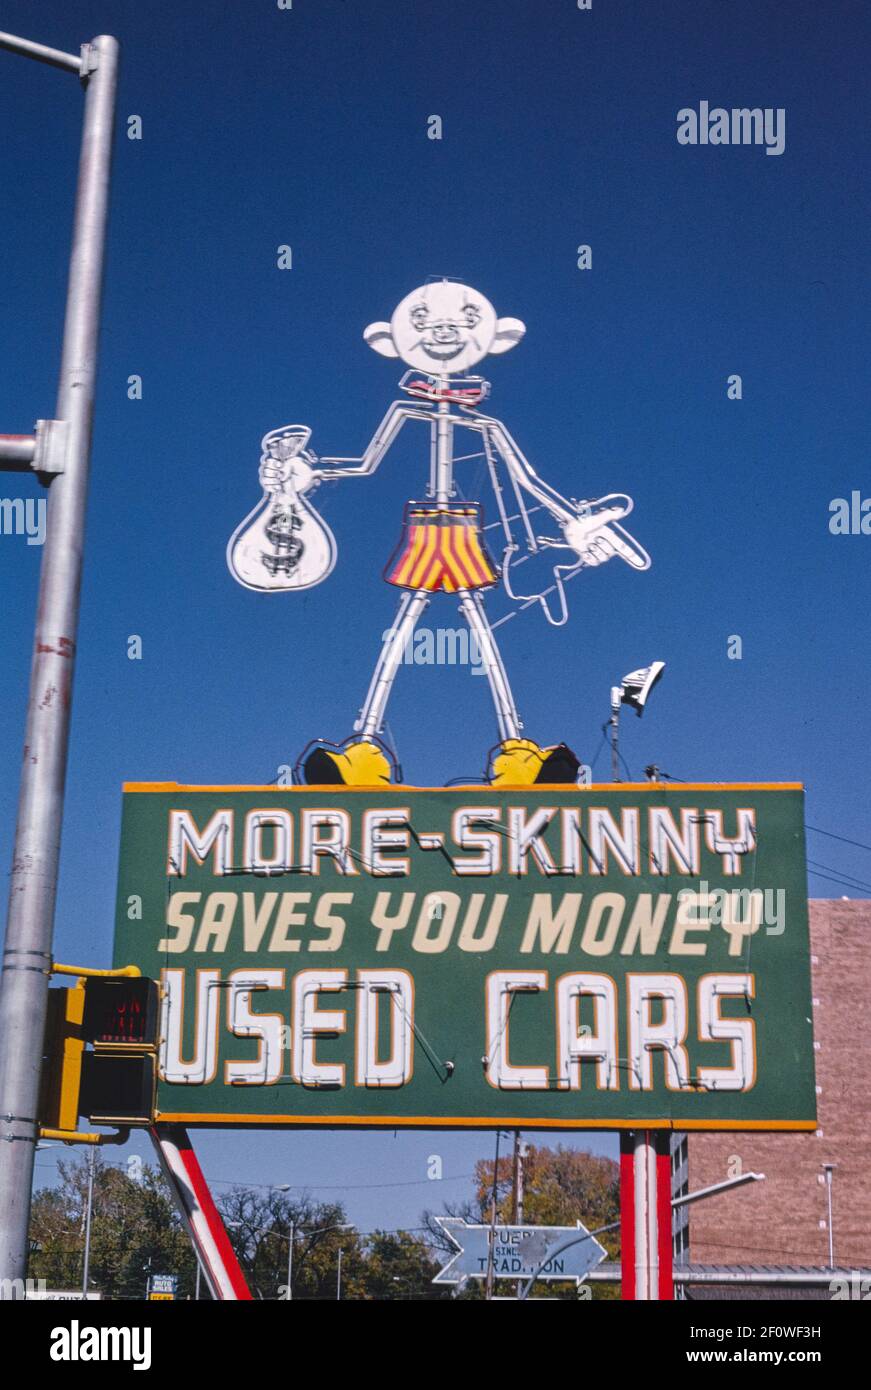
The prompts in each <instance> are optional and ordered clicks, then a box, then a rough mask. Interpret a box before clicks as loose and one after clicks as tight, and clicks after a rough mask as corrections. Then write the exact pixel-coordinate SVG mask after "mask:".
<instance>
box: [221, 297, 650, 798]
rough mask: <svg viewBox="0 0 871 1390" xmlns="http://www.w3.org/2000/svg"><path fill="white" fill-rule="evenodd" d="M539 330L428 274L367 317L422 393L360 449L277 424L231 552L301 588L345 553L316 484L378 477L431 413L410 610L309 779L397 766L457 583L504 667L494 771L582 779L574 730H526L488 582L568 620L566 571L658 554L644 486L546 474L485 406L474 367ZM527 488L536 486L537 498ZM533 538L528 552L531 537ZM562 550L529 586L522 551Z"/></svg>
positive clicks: (495, 675)
mask: <svg viewBox="0 0 871 1390" xmlns="http://www.w3.org/2000/svg"><path fill="white" fill-rule="evenodd" d="M525 332H526V329H525V326H524V325H523V324H522V323H521V322H520V320H519V319H512V318H497V317H496V312H495V310H494V308H493V306H492V304H490V303H489V302H488V301H487V300H486V299H485V298H484V296H483V295H482V294H479V293H478V292H477V291H476V290H473V289H471V288H470V286H468V285H464V284H458V283H457V282H455V281H449V280H438V281H433V282H432V283H430V284H426V285H422V286H421V287H420V288H419V289H416V290H414V291H413V292H412V293H411V294H409V295H406V297H405V298H404V299H403V300H402V301H401V303H400V304H399V305H397V307H396V309H395V310H394V312H393V317H392V318H391V320H390V322H389V323H372V324H370V325H369V327H368V328H367V329H366V330H365V331H364V333H363V337H364V339H365V341H366V342H367V343H368V344H369V346H370V347H371V348H372V349H373V350H374V351H375V352H377V353H379V354H380V355H381V356H382V357H398V358H400V359H401V360H402V361H403V362H404V363H405V364H406V366H408V367H409V368H411V370H410V371H407V372H406V373H405V375H404V376H403V378H402V380H401V381H400V383H399V384H400V387H401V389H402V390H403V391H404V392H405V394H406V396H407V397H409V398H410V399H409V400H399V401H394V402H393V404H392V405H391V406H390V407H389V409H388V411H387V414H386V415H385V416H384V419H383V420H382V421H381V424H380V425H379V426H378V428H377V430H376V431H375V434H374V435H373V437H372V440H371V441H370V443H369V445H368V447H367V448H366V450H365V452H364V453H363V454H362V455H361V456H360V457H359V458H320V459H318V457H317V456H316V455H315V454H313V453H312V452H311V451H310V450H309V449H308V448H307V447H306V446H307V445H308V441H309V439H310V437H311V430H310V429H309V428H308V426H306V425H287V426H285V427H284V428H282V429H277V430H272V431H270V433H269V434H267V435H266V436H265V437H264V439H263V446H262V447H263V453H262V456H261V461H260V475H259V476H260V482H261V485H262V487H263V497H262V499H261V501H260V502H259V503H258V505H257V507H256V508H255V509H254V511H253V512H252V513H251V514H250V515H249V516H248V517H246V518H245V520H244V521H243V522H242V524H241V526H239V527H238V529H237V530H236V531H235V532H234V534H233V536H232V537H231V538H230V542H229V545H228V547H227V562H228V564H229V567H230V571H231V573H232V574H233V576H234V578H236V579H237V580H238V581H239V582H240V583H241V584H244V585H245V586H246V587H247V588H251V589H257V590H259V591H262V592H277V591H281V592H287V591H294V590H303V589H310V588H312V587H314V585H316V584H320V583H321V582H322V581H323V580H324V579H326V578H327V576H328V575H329V574H330V572H331V571H332V569H333V566H334V564H335V561H336V543H335V540H334V538H333V535H332V533H331V531H330V529H329V527H328V526H327V525H326V524H325V522H324V521H323V519H322V518H321V517H320V516H319V515H318V513H317V512H316V511H315V510H314V508H313V507H312V506H311V504H310V503H309V501H308V494H309V493H310V492H312V491H313V489H314V488H315V487H317V485H318V484H319V483H321V482H322V481H324V480H327V479H334V478H365V477H369V476H370V475H371V474H373V473H374V472H375V470H376V468H378V466H379V465H380V463H381V461H382V459H383V458H384V457H385V455H386V454H387V452H388V450H389V449H390V447H391V445H392V444H393V442H394V440H395V439H396V436H397V435H398V434H399V431H400V430H401V429H402V427H403V426H404V425H405V423H406V421H409V420H416V421H423V422H424V423H425V424H426V425H427V426H428V427H429V431H430V470H429V481H428V484H427V487H426V490H425V496H424V499H423V500H422V501H414V502H409V503H408V505H407V506H406V509H405V519H404V526H403V532H402V537H401V539H400V542H399V544H398V546H397V548H396V551H395V552H394V554H393V556H392V557H391V559H390V561H389V562H388V565H387V568H386V570H385V575H384V577H385V579H386V581H387V582H388V583H389V584H393V585H395V586H396V587H397V588H399V589H401V590H402V591H403V593H402V598H401V600H400V603H399V610H398V613H397V616H396V622H395V624H394V627H393V628H392V629H391V633H390V636H389V639H388V640H387V641H385V642H384V643H383V644H382V648H381V652H380V654H379V656H378V660H377V663H376V666H375V671H374V674H373V676H372V680H371V682H370V685H369V690H368V693H367V695H366V699H365V702H364V704H363V708H362V709H361V711H360V714H359V717H358V719H357V721H356V723H355V725H354V734H353V735H352V736H351V737H350V738H349V739H346V740H345V742H344V743H342V744H327V743H326V742H324V741H322V740H318V741H317V742H316V744H315V745H310V750H311V751H308V754H307V756H305V757H304V758H303V759H302V760H301V771H302V775H303V777H304V779H305V781H307V782H309V783H316V784H322V783H337V782H344V783H347V784H349V785H377V784H378V783H381V782H388V781H390V778H391V772H392V771H393V770H395V760H391V759H390V758H389V757H388V754H389V751H390V750H388V749H387V748H386V745H385V744H384V743H383V740H382V734H383V729H384V720H385V712H386V708H387V701H388V698H389V696H390V692H391V689H392V687H393V682H394V680H395V678H396V673H397V670H398V667H399V665H400V663H401V661H402V658H403V654H404V653H405V651H406V649H407V647H408V645H409V644H410V642H411V641H412V638H413V635H414V630H415V626H416V624H417V622H418V620H419V619H420V617H421V615H422V614H423V613H424V611H425V610H426V608H427V606H428V605H429V603H430V601H431V599H432V596H433V594H436V593H440V592H441V593H447V594H454V595H456V597H457V598H458V600H459V608H460V612H461V613H462V615H463V617H464V618H465V620H466V622H467V624H468V626H469V630H470V634H471V637H472V640H473V641H474V643H475V646H476V650H477V652H478V653H479V654H480V659H481V661H482V664H483V666H484V668H485V670H486V673H487V677H488V680H489V684H490V692H491V695H492V697H493V704H494V707H495V711H496V722H497V726H498V730H499V738H500V744H499V746H498V748H497V749H495V750H493V751H492V753H491V756H490V758H489V760H488V776H489V779H490V780H491V781H492V782H493V783H494V784H506V785H508V784H529V783H532V782H539V783H546V782H551V783H563V782H569V783H571V782H574V781H575V780H576V777H577V770H578V766H579V764H578V760H577V758H576V757H575V755H574V753H572V751H571V749H569V748H568V747H567V746H566V745H565V744H558V745H556V746H555V747H550V748H541V747H540V746H539V745H538V744H536V743H533V742H532V740H531V739H527V738H524V737H523V736H522V730H523V725H522V723H521V720H520V717H519V715H518V713H517V707H516V705H515V703H514V697H513V696H512V693H511V687H510V685H509V683H508V676H507V674H506V671H505V667H504V665H503V663H502V657H501V655H500V653H499V648H498V646H497V644H496V639H495V636H494V634H493V629H492V628H491V626H490V624H489V622H488V620H487V616H486V613H485V611H484V601H483V595H484V593H485V592H486V591H487V590H488V589H490V588H493V587H495V586H497V585H498V584H500V583H501V584H502V585H503V587H504V588H505V590H506V592H507V593H508V595H509V597H510V598H512V599H517V600H522V601H523V603H524V606H527V605H529V604H532V603H535V602H538V603H539V604H540V605H541V608H542V611H543V613H544V616H545V617H546V618H547V620H548V621H549V622H551V623H553V624H555V625H556V626H560V625H562V624H563V623H564V622H565V621H566V619H567V616H568V609H567V604H566V595H565V583H566V581H567V580H568V579H570V578H571V577H572V576H573V575H575V574H577V573H579V571H580V570H581V569H583V568H586V567H588V566H592V565H600V564H603V563H604V562H605V561H606V560H609V559H611V558H612V557H613V556H619V557H620V559H622V560H624V561H625V562H626V563H627V564H628V565H631V566H632V568H633V569H639V570H643V569H647V568H648V567H649V565H650V557H649V556H648V554H647V552H646V551H645V550H644V549H642V547H641V546H640V545H639V544H638V542H637V541H635V540H634V539H633V537H632V536H630V535H629V533H628V532H627V531H626V530H624V528H623V527H622V526H621V525H620V519H621V518H623V517H625V516H626V515H627V514H628V513H629V512H630V511H631V510H632V500H631V498H629V497H627V496H626V495H625V494H623V493H609V494H608V495H607V496H605V497H600V498H598V499H597V500H595V501H574V500H569V499H567V498H564V497H561V496H560V494H559V493H558V492H556V491H555V490H554V489H553V488H552V487H550V486H549V484H547V483H545V482H544V481H543V480H542V479H541V478H539V477H538V475H537V473H536V472H535V470H534V468H533V467H532V465H531V464H530V463H529V461H528V460H527V459H526V457H525V456H524V454H523V453H522V452H521V450H520V448H519V447H518V445H517V444H516V443H515V441H514V440H513V439H512V437H511V435H510V434H509V433H508V430H507V429H506V428H505V426H504V425H503V424H502V422H501V421H500V420H497V419H494V418H493V417H491V416H488V415H484V414H482V413H481V410H480V405H481V402H482V401H483V400H485V399H486V397H487V396H488V395H489V391H490V385H489V382H487V381H485V380H484V378H483V377H479V376H468V375H465V373H467V372H468V369H469V368H470V367H473V366H475V365H476V364H477V363H478V362H480V361H481V360H482V359H483V358H484V357H486V356H487V355H488V354H499V353H503V352H508V351H509V349H510V348H512V347H514V346H515V345H516V344H517V343H519V341H520V339H521V338H522V337H523V335H524V333H525ZM456 430H469V431H471V432H472V433H473V434H475V435H478V436H480V442H481V445H482V449H481V450H480V451H479V453H478V454H473V455H471V457H482V458H484V459H485V460H486V467H487V472H488V475H489V482H490V485H491V488H492V492H493V496H494V500H495V506H496V511H497V514H498V518H499V520H498V523H496V524H497V526H498V527H499V528H500V529H501V531H502V537H503V546H502V557H501V561H500V562H498V563H496V562H494V560H493V559H492V557H491V556H490V554H489V552H488V550H487V547H486V545H485V541H484V535H483V531H484V526H483V520H482V512H481V506H480V503H478V502H476V501H471V502H467V501H463V500H461V498H460V496H459V494H458V489H457V486H456V483H455V479H454V461H455V460H454V433H455V431H456ZM463 457H464V458H468V457H470V455H463ZM527 497H531V498H533V499H534V503H533V505H529V504H528V503H527ZM542 509H543V510H544V511H546V512H548V513H549V515H550V517H551V518H552V519H553V520H554V521H555V522H556V523H557V527H558V530H559V532H560V534H559V535H558V536H555V537H554V536H546V535H539V534H537V532H536V530H535V529H534V527H533V523H532V521H531V519H530V518H531V514H532V513H533V512H535V511H539V510H542ZM512 522H519V523H520V526H521V535H522V546H521V544H518V542H517V541H516V540H515V538H514V532H513V531H512ZM521 548H525V552H526V553H525V554H519V553H518V552H519V551H520V550H521ZM547 550H553V551H554V552H555V560H556V563H555V564H554V566H553V573H552V580H551V582H550V583H549V584H548V585H547V586H546V587H545V588H543V589H539V590H534V589H533V592H531V593H525V592H521V590H520V588H519V587H518V578H517V574H516V571H517V569H518V567H519V566H520V565H522V564H523V563H524V560H526V559H528V558H530V557H531V556H532V555H534V554H537V553H540V552H542V551H547ZM391 761H392V762H393V768H391Z"/></svg>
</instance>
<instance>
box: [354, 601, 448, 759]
mask: <svg viewBox="0 0 871 1390" xmlns="http://www.w3.org/2000/svg"><path fill="white" fill-rule="evenodd" d="M429 600H430V594H429V593H428V591H427V590H426V589H415V590H413V591H412V590H409V591H408V592H407V593H404V594H403V595H402V600H401V602H400V604H399V611H398V613H397V615H396V622H395V623H394V625H393V627H392V628H391V629H390V636H389V637H387V638H385V640H384V642H383V644H382V646H381V651H380V653H379V655H378V662H377V665H376V667H375V670H374V672H373V674H372V680H371V682H370V685H369V692H368V694H367V696H366V700H365V703H364V705H363V708H362V709H361V711H360V717H359V719H358V720H357V722H356V724H355V725H354V732H355V733H359V734H360V736H361V738H364V739H365V738H370V737H372V736H373V735H377V734H380V733H381V730H382V728H383V727H384V712H385V710H386V708H387V701H388V699H389V697H390V691H391V690H392V689H393V682H394V680H395V679H396V672H397V671H398V669H399V666H400V664H401V662H402V658H403V656H404V655H405V649H406V647H407V645H408V643H409V642H410V641H411V639H412V636H413V635H414V629H415V625H416V623H417V620H418V618H419V617H420V616H421V614H422V613H423V612H424V610H425V609H426V608H427V606H428V604H429Z"/></svg>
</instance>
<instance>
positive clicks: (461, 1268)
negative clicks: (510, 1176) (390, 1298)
mask: <svg viewBox="0 0 871 1390" xmlns="http://www.w3.org/2000/svg"><path fill="white" fill-rule="evenodd" d="M436 1219H437V1221H438V1224H439V1225H440V1226H441V1228H442V1230H443V1231H444V1233H445V1235H446V1236H447V1237H448V1239H449V1240H450V1241H451V1242H452V1244H454V1245H455V1246H456V1247H457V1253H456V1254H455V1255H452V1256H451V1258H450V1260H449V1261H448V1263H447V1264H446V1265H445V1267H444V1269H441V1270H439V1272H438V1274H437V1275H436V1277H435V1279H434V1280H433V1283H434V1284H459V1283H461V1282H462V1281H463V1280H465V1279H486V1277H487V1269H488V1265H489V1263H490V1246H491V1241H492V1247H493V1254H492V1268H493V1276H494V1278H496V1279H531V1278H532V1276H533V1274H536V1271H538V1273H537V1278H539V1279H559V1280H563V1281H572V1280H574V1282H575V1283H580V1281H581V1280H582V1279H584V1278H585V1277H586V1276H587V1275H588V1274H589V1272H590V1270H591V1269H595V1267H596V1265H597V1264H599V1263H600V1262H601V1261H602V1260H604V1258H605V1255H606V1253H607V1252H606V1251H605V1248H604V1246H602V1245H600V1244H599V1242H598V1241H597V1240H596V1237H595V1236H591V1235H590V1233H589V1231H588V1230H587V1228H586V1226H584V1225H583V1224H582V1223H581V1222H580V1221H579V1222H578V1223H577V1225H576V1226H496V1227H494V1228H492V1229H491V1227H490V1226H483V1225H482V1226H472V1225H470V1224H469V1223H468V1222H466V1221H464V1220H463V1219H462V1218H460V1217H458V1216H439V1217H437V1218H436Z"/></svg>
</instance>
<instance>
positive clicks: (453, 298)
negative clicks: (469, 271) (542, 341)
mask: <svg viewBox="0 0 871 1390" xmlns="http://www.w3.org/2000/svg"><path fill="white" fill-rule="evenodd" d="M523 331H524V330H523V325H522V324H521V323H520V322H519V321H518V320H517V319H499V320H497V318H496V311H495V309H494V308H493V305H492V304H491V303H490V302H489V300H487V299H485V298H484V296H483V295H482V294H479V293H478V292H477V290H473V289H471V288H470V286H469V285H459V284H456V283H455V282H453V281H450V280H440V281H436V282H434V283H432V284H429V285H422V286H421V287H420V289H417V290H413V291H412V293H411V294H409V295H406V297H405V299H403V300H402V302H401V303H400V304H399V305H397V307H396V309H395V310H394V312H393V317H392V318H391V320H390V323H389V324H387V323H373V324H370V326H369V327H368V328H367V329H366V332H365V334H364V335H363V336H364V337H365V339H366V341H367V343H368V344H369V346H370V347H372V348H374V349H375V351H376V352H380V353H381V354H382V355H383V356H385V357H400V358H401V359H402V361H403V362H407V363H408V365H409V366H410V367H416V368H418V369H419V370H421V371H426V372H433V373H439V372H464V371H467V370H468V369H469V368H470V367H473V366H474V365H475V363H476V362H480V361H481V359H482V358H483V357H486V356H487V354H488V353H490V352H505V351H507V349H508V348H509V347H513V346H514V344H515V343H516V342H517V341H518V340H519V339H520V338H521V337H522V336H523Z"/></svg>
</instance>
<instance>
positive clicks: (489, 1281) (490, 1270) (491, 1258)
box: [484, 1129, 502, 1302]
mask: <svg viewBox="0 0 871 1390" xmlns="http://www.w3.org/2000/svg"><path fill="white" fill-rule="evenodd" d="M501 1137H502V1131H501V1130H498V1129H497V1131H496V1158H495V1160H494V1163H493V1190H492V1192H491V1193H490V1239H489V1241H488V1244H487V1277H486V1279H485V1280H484V1298H485V1299H486V1300H487V1301H488V1302H489V1300H490V1299H491V1298H492V1297H493V1284H494V1264H495V1259H496V1203H497V1196H498V1186H499V1140H500V1139H501Z"/></svg>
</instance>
